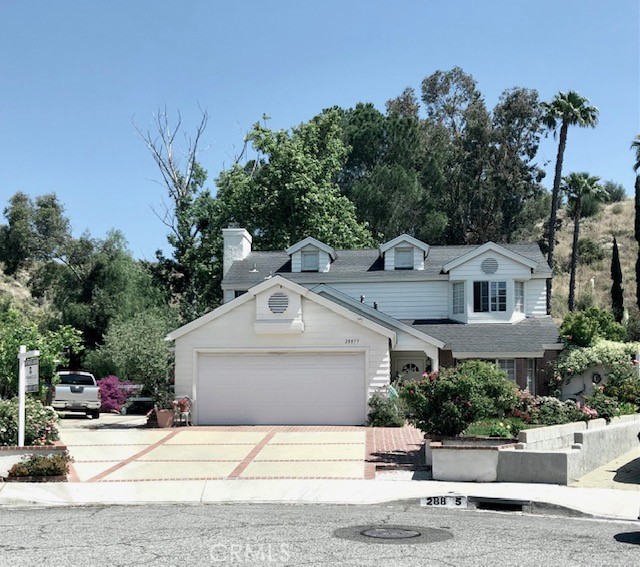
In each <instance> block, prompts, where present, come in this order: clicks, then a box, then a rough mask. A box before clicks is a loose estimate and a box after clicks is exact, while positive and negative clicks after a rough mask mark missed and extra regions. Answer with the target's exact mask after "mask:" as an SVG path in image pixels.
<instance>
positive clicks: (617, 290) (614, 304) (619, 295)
mask: <svg viewBox="0 0 640 567" xmlns="http://www.w3.org/2000/svg"><path fill="white" fill-rule="evenodd" d="M611 280H612V282H613V283H612V285H611V308H612V310H613V317H614V318H615V320H616V323H621V322H622V317H623V315H624V295H623V292H624V289H623V287H622V267H621V266H620V254H619V252H618V242H617V241H616V237H615V236H614V237H613V255H612V256H611Z"/></svg>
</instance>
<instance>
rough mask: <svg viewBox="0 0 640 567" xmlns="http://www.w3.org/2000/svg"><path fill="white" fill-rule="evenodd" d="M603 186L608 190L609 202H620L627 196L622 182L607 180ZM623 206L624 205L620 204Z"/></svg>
mask: <svg viewBox="0 0 640 567" xmlns="http://www.w3.org/2000/svg"><path fill="white" fill-rule="evenodd" d="M602 188H603V189H604V190H605V191H606V192H607V202H608V203H619V202H620V201H624V200H625V199H626V198H627V193H626V191H625V190H624V186H623V185H622V184H621V183H616V182H615V181H605V182H604V184H603V186H602ZM620 207H622V205H620Z"/></svg>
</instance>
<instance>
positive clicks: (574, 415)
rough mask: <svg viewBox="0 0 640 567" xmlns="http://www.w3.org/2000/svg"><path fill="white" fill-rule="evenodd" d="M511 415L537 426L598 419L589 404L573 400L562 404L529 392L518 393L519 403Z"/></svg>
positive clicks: (550, 397)
mask: <svg viewBox="0 0 640 567" xmlns="http://www.w3.org/2000/svg"><path fill="white" fill-rule="evenodd" d="M511 415H512V416H513V417H517V418H519V419H522V420H523V421H524V422H525V423H531V424H536V425H558V424H561V423H569V422H571V421H589V420H590V419H595V418H596V417H598V413H597V411H595V410H594V409H593V408H591V407H590V406H589V405H587V404H584V405H583V404H580V403H577V402H574V401H572V400H569V401H566V402H562V401H560V400H559V399H558V398H555V397H553V396H539V397H538V396H532V395H531V394H530V393H529V392H519V393H518V401H517V403H516V406H515V408H514V409H513V411H512V412H511Z"/></svg>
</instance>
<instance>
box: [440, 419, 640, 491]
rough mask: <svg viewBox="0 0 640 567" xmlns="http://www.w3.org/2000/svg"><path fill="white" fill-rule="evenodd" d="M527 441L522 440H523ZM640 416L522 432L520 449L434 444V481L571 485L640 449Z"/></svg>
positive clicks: (503, 446) (511, 446) (518, 446)
mask: <svg viewBox="0 0 640 567" xmlns="http://www.w3.org/2000/svg"><path fill="white" fill-rule="evenodd" d="M523 433H524V434H525V435H522V434H523ZM639 436H640V414H636V415H629V416H621V417H618V418H614V419H612V420H611V423H610V424H608V425H607V424H606V422H605V420H603V419H597V420H593V421H591V422H589V423H588V425H587V424H586V423H585V422H578V423H569V424H564V425H554V426H550V427H541V428H537V429H531V430H526V431H522V432H521V435H520V436H519V439H518V440H519V443H517V444H503V445H499V446H489V445H485V446H465V445H463V444H462V443H458V444H455V443H454V444H449V445H444V444H442V443H431V444H430V445H431V446H430V453H431V459H432V471H433V478H434V480H450V481H474V482H492V481H498V482H529V483H543V484H562V485H567V484H570V483H572V482H574V481H576V480H577V479H579V478H580V477H582V476H584V475H585V474H587V473H589V472H591V471H592V470H594V469H596V468H598V467H600V466H602V465H604V464H606V463H608V462H610V461H612V460H613V459H615V458H616V457H619V456H620V455H623V454H625V453H627V452H628V451H631V450H632V449H634V448H637V447H639V441H640V437H639Z"/></svg>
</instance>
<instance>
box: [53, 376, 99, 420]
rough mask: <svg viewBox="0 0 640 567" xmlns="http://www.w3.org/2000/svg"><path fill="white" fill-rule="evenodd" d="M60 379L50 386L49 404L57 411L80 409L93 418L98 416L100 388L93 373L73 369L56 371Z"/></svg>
mask: <svg viewBox="0 0 640 567" xmlns="http://www.w3.org/2000/svg"><path fill="white" fill-rule="evenodd" d="M58 376H59V378H60V381H59V382H58V383H57V384H56V385H55V386H52V391H51V406H53V409H55V410H58V411H80V412H84V413H86V414H87V416H89V417H92V418H93V419H98V418H99V417H100V405H101V401H100V389H99V388H98V384H97V382H96V379H95V378H94V377H93V374H89V372H78V371H75V370H61V371H60V372H58Z"/></svg>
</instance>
